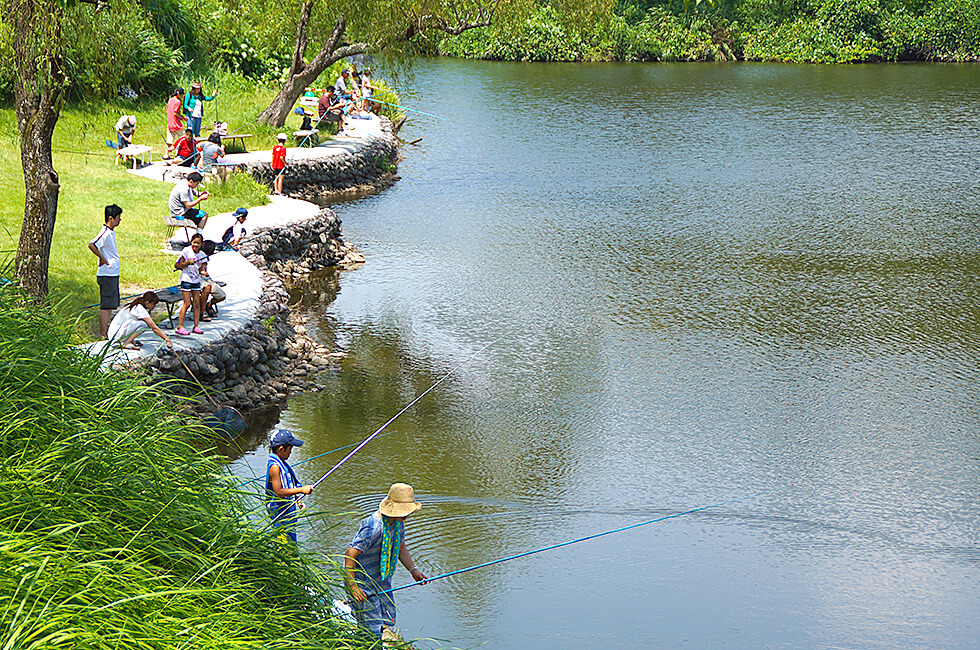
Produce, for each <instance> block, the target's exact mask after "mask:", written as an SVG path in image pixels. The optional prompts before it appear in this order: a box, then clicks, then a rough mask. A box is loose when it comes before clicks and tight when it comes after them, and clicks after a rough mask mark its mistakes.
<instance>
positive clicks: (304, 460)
mask: <svg viewBox="0 0 980 650" xmlns="http://www.w3.org/2000/svg"><path fill="white" fill-rule="evenodd" d="M392 433H398V431H389V432H388V433H382V434H381V435H380V436H378V437H379V438H381V437H383V436H387V435H391V434H392ZM356 444H357V443H356V442H352V443H350V444H349V445H344V446H343V447H337V448H336V449H331V450H330V451H325V452H323V453H322V454H317V455H316V456H310V457H309V458H304V459H303V460H300V461H296V462H295V463H292V464H291V465H290V467H298V466H300V465H302V464H303V463H308V462H309V461H311V460H316V459H317V458H320V457H321V456H327V455H329V454H334V453H336V452H338V451H343V450H344V449H350V448H351V447H353V446H354V445H356ZM263 478H265V477H264V476H256V477H255V478H250V479H249V480H247V481H245V482H244V483H242V484H240V485H236V486H235V489H238V488H241V487H245V486H246V485H248V484H249V483H254V482H255V481H258V480H260V479H263Z"/></svg>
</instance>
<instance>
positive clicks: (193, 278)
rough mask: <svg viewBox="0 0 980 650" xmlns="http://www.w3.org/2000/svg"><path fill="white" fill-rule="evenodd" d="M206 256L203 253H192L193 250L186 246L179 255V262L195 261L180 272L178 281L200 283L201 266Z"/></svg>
mask: <svg viewBox="0 0 980 650" xmlns="http://www.w3.org/2000/svg"><path fill="white" fill-rule="evenodd" d="M206 259H207V255H205V254H204V251H198V252H196V253H195V252H194V249H193V248H191V247H190V246H188V247H187V248H185V249H184V250H183V251H181V253H180V261H181V262H183V261H185V260H195V262H194V263H193V264H189V265H187V266H185V267H184V268H183V269H181V271H180V281H181V282H200V281H201V264H203V263H204V262H205V260H206Z"/></svg>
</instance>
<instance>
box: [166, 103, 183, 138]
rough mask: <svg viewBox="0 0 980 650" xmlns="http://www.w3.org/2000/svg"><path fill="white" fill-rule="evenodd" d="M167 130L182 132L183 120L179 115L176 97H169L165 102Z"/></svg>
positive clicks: (178, 104)
mask: <svg viewBox="0 0 980 650" xmlns="http://www.w3.org/2000/svg"><path fill="white" fill-rule="evenodd" d="M167 130H168V131H183V130H184V120H183V118H182V117H181V115H180V100H179V99H177V98H176V97H171V98H170V99H169V100H168V101H167Z"/></svg>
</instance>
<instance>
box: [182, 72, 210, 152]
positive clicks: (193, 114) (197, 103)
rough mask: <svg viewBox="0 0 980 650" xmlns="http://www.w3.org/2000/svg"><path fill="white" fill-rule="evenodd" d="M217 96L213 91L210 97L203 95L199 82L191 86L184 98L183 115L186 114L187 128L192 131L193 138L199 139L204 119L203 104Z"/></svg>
mask: <svg viewBox="0 0 980 650" xmlns="http://www.w3.org/2000/svg"><path fill="white" fill-rule="evenodd" d="M217 95H218V91H214V94H213V95H211V96H208V95H205V94H204V90H203V89H202V86H201V82H200V81H195V82H194V83H192V84H191V91H190V92H189V93H187V94H186V95H185V96H184V113H186V114H187V126H188V128H190V129H193V131H194V137H195V138H200V137H201V119H202V118H203V117H204V102H209V101H211V100H212V99H214V98H215V97H216V96H217Z"/></svg>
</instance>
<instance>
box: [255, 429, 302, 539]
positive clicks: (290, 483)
mask: <svg viewBox="0 0 980 650" xmlns="http://www.w3.org/2000/svg"><path fill="white" fill-rule="evenodd" d="M302 445H303V441H302V440H300V439H299V438H297V437H296V436H294V435H293V432H292V431H290V430H288V429H276V430H275V431H273V432H272V437H271V439H270V440H269V446H270V447H271V453H270V454H269V462H268V464H266V470H265V494H266V498H268V500H269V503H268V508H269V518H270V519H271V520H272V527H273V528H275V529H277V530H278V531H279V532H280V533H281V534H282V541H283V542H285V541H286V539H290V540H292V542H293V543H296V541H297V538H296V522H297V519H298V511H299V510H302V509H303V508H305V507H306V504H304V503H303V502H302V501H297V500H296V497H297V496H299V495H301V494H309V493H310V492H312V491H313V486H310V485H302V484H300V482H299V481H298V480H297V479H296V473H295V472H293V468H292V467H290V466H289V463H287V462H286V461H287V460H288V459H289V455H290V454H291V453H292V451H293V447H301V446H302Z"/></svg>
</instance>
